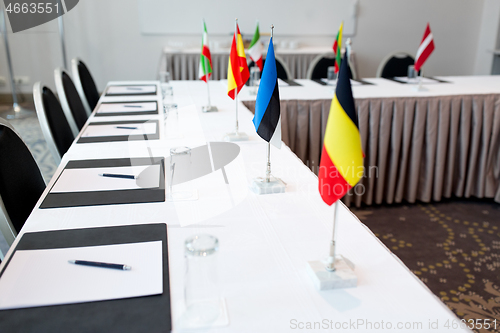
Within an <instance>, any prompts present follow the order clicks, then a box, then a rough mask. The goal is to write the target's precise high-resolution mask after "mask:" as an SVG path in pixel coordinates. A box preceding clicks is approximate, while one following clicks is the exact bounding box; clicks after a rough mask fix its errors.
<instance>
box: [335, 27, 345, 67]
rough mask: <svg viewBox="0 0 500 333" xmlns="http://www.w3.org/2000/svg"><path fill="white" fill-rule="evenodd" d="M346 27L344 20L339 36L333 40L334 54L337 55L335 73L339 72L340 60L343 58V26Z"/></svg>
mask: <svg viewBox="0 0 500 333" xmlns="http://www.w3.org/2000/svg"><path fill="white" fill-rule="evenodd" d="M343 27H344V22H342V23H340V28H339V32H337V38H335V41H334V42H333V54H334V55H335V70H334V71H335V73H338V72H339V69H340V62H341V59H342V28H343Z"/></svg>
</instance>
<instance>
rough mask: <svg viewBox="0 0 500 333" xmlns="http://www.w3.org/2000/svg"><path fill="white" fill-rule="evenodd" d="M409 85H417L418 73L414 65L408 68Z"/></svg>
mask: <svg viewBox="0 0 500 333" xmlns="http://www.w3.org/2000/svg"><path fill="white" fill-rule="evenodd" d="M408 83H417V71H416V70H415V66H414V65H410V66H408Z"/></svg>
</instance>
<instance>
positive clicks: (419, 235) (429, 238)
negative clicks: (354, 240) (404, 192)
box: [352, 199, 500, 332]
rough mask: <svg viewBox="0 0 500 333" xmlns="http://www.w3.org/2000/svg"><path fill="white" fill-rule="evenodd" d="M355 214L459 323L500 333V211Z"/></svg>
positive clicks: (462, 208) (426, 207)
mask: <svg viewBox="0 0 500 333" xmlns="http://www.w3.org/2000/svg"><path fill="white" fill-rule="evenodd" d="M352 210H353V212H354V213H355V214H356V215H357V216H358V217H359V219H360V220H361V221H362V222H363V223H365V224H366V225H367V226H368V227H369V228H370V229H371V230H372V231H373V232H374V233H375V235H376V236H377V237H378V238H379V239H380V240H381V241H382V242H383V243H384V244H385V245H386V246H387V247H388V248H389V249H390V250H391V251H393V252H394V253H395V254H396V255H397V256H398V257H399V258H400V259H401V260H402V261H403V262H404V263H405V264H406V265H407V266H408V267H409V268H410V269H411V270H412V271H413V273H415V274H416V275H417V276H418V277H419V278H420V279H421V280H422V281H423V282H424V283H425V284H426V285H427V286H428V287H429V289H430V290H431V291H432V292H433V293H434V294H436V295H438V296H439V297H440V298H441V300H442V301H443V302H444V303H445V304H446V305H447V306H448V307H449V308H450V309H451V310H453V312H454V313H455V314H457V316H458V317H460V318H463V319H466V320H470V319H473V320H476V319H483V320H484V319H490V322H492V321H494V320H495V319H496V322H497V329H496V330H494V329H492V328H490V329H489V330H488V329H484V328H483V329H479V330H477V329H476V330H475V331H476V332H500V205H499V204H497V203H494V202H492V201H479V200H477V201H476V200H458V199H457V200H453V201H447V202H440V203H433V204H416V205H392V206H372V207H365V208H358V209H356V208H353V209H352Z"/></svg>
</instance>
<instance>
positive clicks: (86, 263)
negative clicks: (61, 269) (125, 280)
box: [68, 260, 132, 271]
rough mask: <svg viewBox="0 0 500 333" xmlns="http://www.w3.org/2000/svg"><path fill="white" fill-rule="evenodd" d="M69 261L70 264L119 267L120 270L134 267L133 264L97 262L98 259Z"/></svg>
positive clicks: (128, 269)
mask: <svg viewBox="0 0 500 333" xmlns="http://www.w3.org/2000/svg"><path fill="white" fill-rule="evenodd" d="M68 262H69V263H70V264H75V265H83V266H92V267H101V268H113V269H119V270H123V271H130V270H131V269H132V267H131V266H127V265H122V264H108V263H106V262H97V261H86V260H68Z"/></svg>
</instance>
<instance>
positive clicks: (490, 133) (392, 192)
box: [241, 75, 500, 206]
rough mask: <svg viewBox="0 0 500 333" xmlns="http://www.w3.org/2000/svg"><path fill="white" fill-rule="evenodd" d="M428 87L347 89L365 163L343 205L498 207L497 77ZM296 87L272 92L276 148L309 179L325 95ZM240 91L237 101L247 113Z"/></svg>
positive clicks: (304, 85)
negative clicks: (481, 203) (279, 141)
mask: <svg viewBox="0 0 500 333" xmlns="http://www.w3.org/2000/svg"><path fill="white" fill-rule="evenodd" d="M436 79H437V80H432V79H429V80H426V81H425V83H424V84H423V88H424V89H425V90H424V91H416V90H415V89H414V88H415V87H416V85H410V84H405V83H400V82H397V81H394V80H388V79H383V78H378V79H364V80H363V83H364V84H359V83H356V82H355V83H354V84H353V86H352V90H353V95H354V99H355V104H356V108H357V113H358V119H359V129H360V134H361V139H362V144H363V149H364V152H365V155H366V157H365V175H364V177H363V179H362V180H361V181H360V183H359V184H358V185H357V187H356V188H354V190H351V191H350V193H349V194H348V195H346V196H345V197H344V202H345V203H346V204H347V205H350V204H352V205H356V206H360V205H361V203H364V204H367V205H371V204H381V203H389V204H391V203H401V202H403V201H407V202H415V201H417V200H419V201H423V202H430V201H440V200H442V199H443V198H450V197H453V196H456V197H464V198H469V197H476V198H493V199H494V200H495V201H496V202H499V203H500V167H499V166H500V76H498V75H497V76H463V77H458V76H457V77H437V78H436ZM438 80H439V81H438ZM296 82H297V83H299V85H298V86H297V85H294V86H282V87H281V88H280V98H281V112H282V130H283V142H285V143H286V144H287V145H288V146H289V147H290V148H291V149H292V151H293V152H294V153H295V154H297V156H298V157H299V158H300V159H301V160H302V161H303V162H304V163H305V164H307V165H308V166H309V167H310V168H311V170H313V171H314V172H315V173H317V170H318V166H319V161H320V156H321V149H322V144H323V141H322V140H323V136H324V132H325V128H326V122H327V119H328V113H329V110H330V104H331V100H332V97H333V87H332V86H325V85H322V84H320V83H318V82H315V81H311V80H296ZM323 83H324V82H323ZM248 91H249V90H248V89H246V90H243V91H242V94H241V99H242V100H243V101H245V105H246V106H247V107H249V108H250V109H251V110H253V109H254V108H255V96H252V95H249V94H248Z"/></svg>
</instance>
